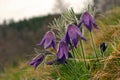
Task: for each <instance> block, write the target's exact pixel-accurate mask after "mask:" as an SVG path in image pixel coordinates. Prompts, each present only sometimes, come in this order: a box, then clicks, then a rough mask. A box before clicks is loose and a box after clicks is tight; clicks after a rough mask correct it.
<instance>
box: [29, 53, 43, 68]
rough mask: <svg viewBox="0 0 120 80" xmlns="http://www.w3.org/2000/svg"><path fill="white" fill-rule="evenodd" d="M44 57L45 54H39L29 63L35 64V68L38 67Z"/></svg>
mask: <svg viewBox="0 0 120 80" xmlns="http://www.w3.org/2000/svg"><path fill="white" fill-rule="evenodd" d="M44 59H45V55H44V54H39V55H37V56H36V57H35V58H33V60H32V61H31V62H30V63H29V64H30V65H32V66H34V67H35V69H36V68H37V66H38V65H39V64H41V63H42V61H43V60H44Z"/></svg>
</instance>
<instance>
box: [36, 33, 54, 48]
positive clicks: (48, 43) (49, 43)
mask: <svg viewBox="0 0 120 80" xmlns="http://www.w3.org/2000/svg"><path fill="white" fill-rule="evenodd" d="M38 45H43V46H44V48H45V49H46V48H49V47H53V48H54V49H55V46H56V43H55V34H54V32H53V31H48V32H47V33H46V34H45V35H44V37H43V39H42V41H41V42H40V43H39V44H38Z"/></svg>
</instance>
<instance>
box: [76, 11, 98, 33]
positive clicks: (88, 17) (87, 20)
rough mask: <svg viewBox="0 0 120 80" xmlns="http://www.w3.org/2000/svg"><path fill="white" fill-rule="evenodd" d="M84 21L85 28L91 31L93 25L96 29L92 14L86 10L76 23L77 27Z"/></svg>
mask: <svg viewBox="0 0 120 80" xmlns="http://www.w3.org/2000/svg"><path fill="white" fill-rule="evenodd" d="M82 23H84V25H85V26H86V28H87V29H88V30H89V31H90V32H91V31H92V26H94V28H96V29H98V27H97V25H96V23H95V21H94V19H93V17H92V15H90V14H89V13H88V12H84V13H83V15H82V17H81V19H80V22H79V24H78V27H81V24H82Z"/></svg>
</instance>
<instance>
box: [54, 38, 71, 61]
mask: <svg viewBox="0 0 120 80" xmlns="http://www.w3.org/2000/svg"><path fill="white" fill-rule="evenodd" d="M68 57H69V49H68V46H67V44H66V43H65V42H64V41H62V40H61V41H60V43H59V48H58V50H57V53H56V58H57V60H58V61H59V62H60V63H65V61H66V59H67V58H68Z"/></svg>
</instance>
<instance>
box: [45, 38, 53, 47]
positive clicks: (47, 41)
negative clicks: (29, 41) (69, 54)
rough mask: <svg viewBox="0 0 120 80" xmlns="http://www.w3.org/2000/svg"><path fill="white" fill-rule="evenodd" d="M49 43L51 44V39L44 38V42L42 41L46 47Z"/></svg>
mask: <svg viewBox="0 0 120 80" xmlns="http://www.w3.org/2000/svg"><path fill="white" fill-rule="evenodd" d="M51 44H52V40H50V39H46V40H45V43H44V48H48V47H50V46H51Z"/></svg>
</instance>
